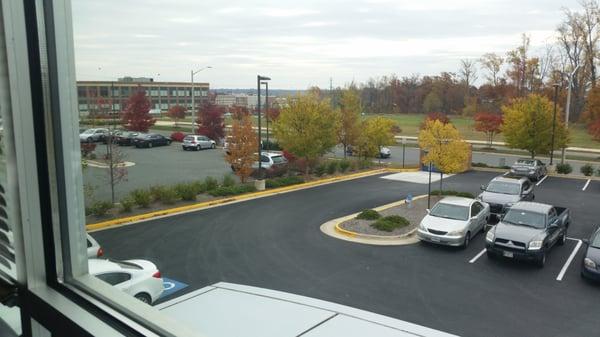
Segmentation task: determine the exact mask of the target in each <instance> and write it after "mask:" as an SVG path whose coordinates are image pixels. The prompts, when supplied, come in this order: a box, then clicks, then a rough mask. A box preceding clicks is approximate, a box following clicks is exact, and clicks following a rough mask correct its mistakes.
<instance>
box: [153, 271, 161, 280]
mask: <svg viewBox="0 0 600 337" xmlns="http://www.w3.org/2000/svg"><path fill="white" fill-rule="evenodd" d="M152 277H156V278H161V277H162V275H160V270H157V271H156V273H154V274H152Z"/></svg>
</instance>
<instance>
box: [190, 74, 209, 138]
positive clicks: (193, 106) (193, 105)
mask: <svg viewBox="0 0 600 337" xmlns="http://www.w3.org/2000/svg"><path fill="white" fill-rule="evenodd" d="M210 68H212V67H211V66H207V67H204V68H200V69H198V70H196V71H194V70H193V69H192V70H191V71H190V74H191V76H190V77H191V78H192V88H191V92H190V95H191V96H192V109H191V110H192V113H191V115H192V134H194V133H195V132H194V110H195V109H196V106H195V104H194V96H195V95H194V75H196V74H197V73H199V72H201V71H202V70H204V69H210ZM200 101H201V102H202V98H200ZM196 118H197V119H200V112H197V113H196Z"/></svg>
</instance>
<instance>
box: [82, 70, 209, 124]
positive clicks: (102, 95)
mask: <svg viewBox="0 0 600 337" xmlns="http://www.w3.org/2000/svg"><path fill="white" fill-rule="evenodd" d="M139 88H141V89H142V90H145V91H146V95H147V96H148V98H149V99H150V100H151V109H152V110H151V112H152V113H160V112H166V111H167V110H169V108H170V107H171V106H173V105H182V106H185V107H187V108H188V111H189V110H190V107H191V106H192V96H191V88H192V85H191V83H189V82H155V81H154V80H153V79H152V78H147V77H140V78H132V77H123V78H119V79H118V80H117V81H77V97H78V108H79V114H80V115H88V114H90V113H102V112H110V111H106V108H104V107H106V106H107V107H108V110H111V109H110V102H111V101H112V102H113V106H112V111H114V112H119V111H121V110H122V109H123V108H124V106H125V102H126V101H127V99H128V98H129V97H130V96H131V94H132V93H134V92H135V90H138V89H139ZM208 90H209V84H208V83H194V105H195V106H196V108H197V107H199V106H200V105H201V104H202V103H204V102H205V101H206V100H207V99H208Z"/></svg>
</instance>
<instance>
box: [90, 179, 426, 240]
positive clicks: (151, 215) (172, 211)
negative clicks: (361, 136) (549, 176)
mask: <svg viewBox="0 0 600 337" xmlns="http://www.w3.org/2000/svg"><path fill="white" fill-rule="evenodd" d="M415 170H416V169H405V170H403V171H402V172H410V171H415ZM385 172H397V169H387V168H382V169H374V170H369V171H364V172H358V173H353V174H348V175H342V176H337V177H331V178H325V179H319V180H314V181H309V182H306V183H302V184H297V185H291V186H285V187H280V188H274V189H269V190H265V191H260V192H252V193H247V194H240V195H236V196H233V197H230V198H225V199H218V200H209V201H205V202H200V203H196V204H192V205H186V206H180V207H175V208H169V209H164V210H160V211H154V212H148V213H143V214H138V215H133V216H129V217H124V218H118V219H112V220H107V221H103V222H98V223H94V224H88V225H86V228H87V230H89V231H95V230H101V229H106V228H109V227H115V226H123V225H128V224H133V223H137V222H141V221H145V220H150V219H157V218H164V217H167V216H172V215H176V214H184V213H190V212H196V211H200V210H203V209H207V208H213V207H218V206H223V205H226V204H232V203H235V202H241V201H246V200H252V199H258V198H264V197H269V196H273V195H278V194H282V193H288V192H293V191H298V190H303V189H307V188H312V187H317V186H321V185H327V184H333V183H336V182H342V181H348V180H353V179H358V178H363V177H368V176H372V175H377V174H381V173H385Z"/></svg>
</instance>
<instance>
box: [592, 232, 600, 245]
mask: <svg viewBox="0 0 600 337" xmlns="http://www.w3.org/2000/svg"><path fill="white" fill-rule="evenodd" d="M590 246H591V247H594V248H600V231H599V232H596V235H594V237H592V239H591V240H590Z"/></svg>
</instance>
